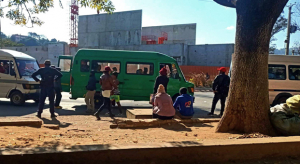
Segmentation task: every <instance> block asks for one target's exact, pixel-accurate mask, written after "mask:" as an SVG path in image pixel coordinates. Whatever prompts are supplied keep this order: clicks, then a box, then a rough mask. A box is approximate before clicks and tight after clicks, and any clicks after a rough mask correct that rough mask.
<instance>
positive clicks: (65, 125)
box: [41, 118, 72, 128]
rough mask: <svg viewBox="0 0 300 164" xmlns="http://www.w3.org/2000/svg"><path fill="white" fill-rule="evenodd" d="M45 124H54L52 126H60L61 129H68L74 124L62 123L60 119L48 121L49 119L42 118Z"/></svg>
mask: <svg viewBox="0 0 300 164" xmlns="http://www.w3.org/2000/svg"><path fill="white" fill-rule="evenodd" d="M41 119H42V120H43V122H44V124H52V125H59V127H60V128H67V127H69V126H70V125H72V123H65V122H63V123H61V122H60V121H59V120H58V119H56V118H51V120H49V119H47V118H41Z"/></svg>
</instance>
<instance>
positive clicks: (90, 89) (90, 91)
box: [85, 70, 98, 113]
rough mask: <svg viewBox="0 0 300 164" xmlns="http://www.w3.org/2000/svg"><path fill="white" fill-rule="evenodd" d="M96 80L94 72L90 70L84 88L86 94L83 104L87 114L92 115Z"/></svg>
mask: <svg viewBox="0 0 300 164" xmlns="http://www.w3.org/2000/svg"><path fill="white" fill-rule="evenodd" d="M97 82H98V81H97V80H96V77H95V71H94V70H92V71H91V72H90V78H89V82H88V84H87V86H86V90H87V93H86V94H85V103H86V106H87V110H86V112H87V113H93V112H94V111H95V102H94V97H95V93H96V84H97Z"/></svg>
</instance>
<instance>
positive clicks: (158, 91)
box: [157, 84, 166, 93]
mask: <svg viewBox="0 0 300 164" xmlns="http://www.w3.org/2000/svg"><path fill="white" fill-rule="evenodd" d="M157 93H166V90H165V87H164V86H163V85H162V84H160V85H159V86H158V89H157Z"/></svg>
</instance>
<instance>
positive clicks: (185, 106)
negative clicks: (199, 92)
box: [173, 88, 194, 119]
mask: <svg viewBox="0 0 300 164" xmlns="http://www.w3.org/2000/svg"><path fill="white" fill-rule="evenodd" d="M179 93H180V96H178V97H177V99H176V101H175V103H174V105H173V106H174V108H175V110H176V116H175V117H178V118H180V119H190V118H192V117H193V115H194V109H193V103H194V98H193V97H192V96H191V95H189V94H187V89H186V88H180V90H179Z"/></svg>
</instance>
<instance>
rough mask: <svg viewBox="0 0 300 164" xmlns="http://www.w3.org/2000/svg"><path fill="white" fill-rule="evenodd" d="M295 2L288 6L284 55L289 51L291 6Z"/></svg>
mask: <svg viewBox="0 0 300 164" xmlns="http://www.w3.org/2000/svg"><path fill="white" fill-rule="evenodd" d="M294 5H295V4H292V5H290V6H289V16H288V23H287V35H286V40H285V43H286V47H285V55H289V53H290V36H291V19H292V18H291V17H292V7H293V6H294Z"/></svg>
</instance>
